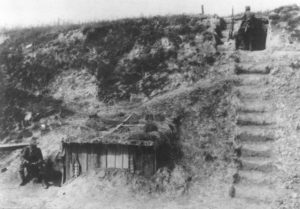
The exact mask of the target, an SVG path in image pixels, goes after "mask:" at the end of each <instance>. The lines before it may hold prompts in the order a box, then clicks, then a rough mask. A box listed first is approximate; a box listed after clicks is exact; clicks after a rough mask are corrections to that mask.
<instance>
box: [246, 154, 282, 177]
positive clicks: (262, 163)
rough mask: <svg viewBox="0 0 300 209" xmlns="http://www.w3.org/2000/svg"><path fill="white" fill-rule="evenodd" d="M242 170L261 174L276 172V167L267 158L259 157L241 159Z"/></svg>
mask: <svg viewBox="0 0 300 209" xmlns="http://www.w3.org/2000/svg"><path fill="white" fill-rule="evenodd" d="M241 160H242V170H244V171H247V170H252V171H253V170H255V171H261V172H266V173H269V172H272V171H274V170H277V168H276V166H275V165H274V164H273V162H272V160H271V159H269V158H261V157H247V158H246V157H242V158H241Z"/></svg>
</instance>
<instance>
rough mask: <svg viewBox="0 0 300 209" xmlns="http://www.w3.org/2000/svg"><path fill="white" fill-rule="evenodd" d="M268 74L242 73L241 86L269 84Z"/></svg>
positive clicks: (239, 78)
mask: <svg viewBox="0 0 300 209" xmlns="http://www.w3.org/2000/svg"><path fill="white" fill-rule="evenodd" d="M268 78H269V76H268V75H257V74H241V75H239V76H238V80H239V81H240V85H241V86H264V85H268V84H269V79H268Z"/></svg>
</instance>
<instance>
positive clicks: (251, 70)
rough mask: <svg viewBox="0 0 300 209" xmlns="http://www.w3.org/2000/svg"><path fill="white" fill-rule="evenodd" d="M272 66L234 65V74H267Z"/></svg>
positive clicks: (262, 64) (264, 64)
mask: <svg viewBox="0 0 300 209" xmlns="http://www.w3.org/2000/svg"><path fill="white" fill-rule="evenodd" d="M272 68H273V67H272V66H271V65H270V64H269V63H267V64H266V63H261V64H252V63H251V64H250V63H249V64H245V63H243V64H236V65H235V68H234V72H235V74H237V75H240V74H269V73H270V72H271V70H272Z"/></svg>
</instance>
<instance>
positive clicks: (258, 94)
mask: <svg viewBox="0 0 300 209" xmlns="http://www.w3.org/2000/svg"><path fill="white" fill-rule="evenodd" d="M235 94H236V95H237V97H238V98H239V99H241V100H243V101H244V100H254V99H255V100H256V99H260V100H261V101H264V100H270V99H272V98H273V97H272V96H273V95H272V94H271V93H270V90H269V89H268V88H267V87H266V86H237V87H235Z"/></svg>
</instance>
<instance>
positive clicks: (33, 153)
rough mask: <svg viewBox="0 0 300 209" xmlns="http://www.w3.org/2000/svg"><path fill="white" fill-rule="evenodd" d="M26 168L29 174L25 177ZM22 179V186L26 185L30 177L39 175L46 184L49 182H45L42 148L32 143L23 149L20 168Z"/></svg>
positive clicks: (39, 178)
mask: <svg viewBox="0 0 300 209" xmlns="http://www.w3.org/2000/svg"><path fill="white" fill-rule="evenodd" d="M25 169H26V171H27V175H26V177H25ZM19 173H20V177H21V180H22V183H21V186H23V185H25V184H26V183H27V182H28V181H29V180H30V179H32V178H34V177H37V178H38V180H39V181H41V180H42V181H43V183H44V184H46V185H44V186H47V185H48V184H47V183H46V182H45V178H44V177H45V175H44V165H43V155H42V151H41V149H40V148H38V147H37V146H35V145H30V146H28V147H26V148H24V150H23V151H22V154H21V164H20V169H19Z"/></svg>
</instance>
